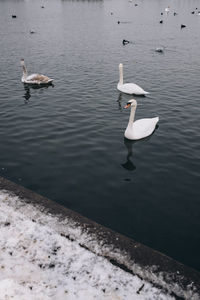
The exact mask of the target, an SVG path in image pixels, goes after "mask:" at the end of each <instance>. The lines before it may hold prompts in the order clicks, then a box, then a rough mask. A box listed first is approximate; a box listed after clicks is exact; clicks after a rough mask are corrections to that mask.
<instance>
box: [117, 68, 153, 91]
mask: <svg viewBox="0 0 200 300" xmlns="http://www.w3.org/2000/svg"><path fill="white" fill-rule="evenodd" d="M117 89H118V90H119V91H120V92H122V93H125V94H131V95H132V94H134V95H147V94H149V92H145V91H144V90H143V89H142V88H141V87H140V86H139V85H137V84H135V83H123V64H119V83H118V85H117Z"/></svg>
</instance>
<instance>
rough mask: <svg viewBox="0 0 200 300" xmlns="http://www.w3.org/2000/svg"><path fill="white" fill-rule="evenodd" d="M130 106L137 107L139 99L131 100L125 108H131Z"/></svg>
mask: <svg viewBox="0 0 200 300" xmlns="http://www.w3.org/2000/svg"><path fill="white" fill-rule="evenodd" d="M130 106H133V107H137V101H136V100H135V99H131V100H129V101H128V102H127V104H126V105H125V106H124V108H129V107H130Z"/></svg>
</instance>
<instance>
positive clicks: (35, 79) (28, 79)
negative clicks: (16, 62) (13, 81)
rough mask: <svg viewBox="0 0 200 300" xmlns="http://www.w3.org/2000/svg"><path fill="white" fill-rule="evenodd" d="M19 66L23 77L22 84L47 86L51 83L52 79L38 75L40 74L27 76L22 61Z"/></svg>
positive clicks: (22, 60)
mask: <svg viewBox="0 0 200 300" xmlns="http://www.w3.org/2000/svg"><path fill="white" fill-rule="evenodd" d="M21 65H22V68H23V76H22V79H21V81H22V82H23V83H30V84H48V83H51V82H52V81H53V79H51V78H49V77H47V76H45V75H40V74H31V75H28V74H27V69H26V66H25V62H24V59H21Z"/></svg>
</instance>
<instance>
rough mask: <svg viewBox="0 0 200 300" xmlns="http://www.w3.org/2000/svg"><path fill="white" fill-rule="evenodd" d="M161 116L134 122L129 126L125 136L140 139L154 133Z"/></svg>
mask: <svg viewBox="0 0 200 300" xmlns="http://www.w3.org/2000/svg"><path fill="white" fill-rule="evenodd" d="M158 121H159V118H158V117H155V118H145V119H140V120H137V121H135V122H133V125H132V126H130V127H127V129H126V131H125V137H126V138H127V139H130V140H140V139H143V138H145V137H147V136H149V135H151V134H152V133H153V131H154V130H155V127H156V124H157V123H158Z"/></svg>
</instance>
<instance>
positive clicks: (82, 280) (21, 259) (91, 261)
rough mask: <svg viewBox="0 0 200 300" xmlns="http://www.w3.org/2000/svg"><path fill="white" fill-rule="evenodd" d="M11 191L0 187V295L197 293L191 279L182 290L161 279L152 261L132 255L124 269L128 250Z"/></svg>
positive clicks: (19, 299)
mask: <svg viewBox="0 0 200 300" xmlns="http://www.w3.org/2000/svg"><path fill="white" fill-rule="evenodd" d="M22 189H23V188H22ZM19 190H20V188H19ZM20 193H22V194H23V190H22V192H17V193H16V194H18V195H19V194H20ZM16 194H14V193H10V191H8V190H7V191H5V190H0V270H1V271H0V300H7V299H8V300H10V299H14V300H27V299H30V300H33V299H34V300H40V299H41V300H50V299H51V300H55V299H58V300H65V299H66V300H67V299H70V300H71V299H81V300H84V299H87V300H89V299H99V300H101V299H127V300H129V299H130V300H134V299H136V300H137V299H148V300H150V299H151V300H153V299H156V300H158V299H163V300H164V299H176V296H178V295H179V296H181V297H182V298H185V299H195V300H197V299H200V297H199V294H198V292H196V291H195V285H194V282H192V281H191V282H190V286H187V289H185V290H184V291H183V290H182V287H181V286H179V285H178V284H177V282H174V283H172V286H170V284H169V283H167V282H166V285H165V284H164V283H163V278H161V277H160V274H159V276H158V277H156V275H155V273H154V272H153V268H152V267H151V268H149V269H148V268H142V267H141V266H139V265H137V263H133V261H132V269H131V268H130V269H131V272H130V269H129V270H128V268H127V270H123V269H122V268H121V266H120V263H121V262H122V261H123V260H125V257H126V256H127V253H122V252H121V251H120V250H119V249H117V248H115V246H114V245H113V244H110V245H108V244H107V245H106V246H105V241H104V240H103V238H102V240H98V239H96V240H95V238H94V235H92V234H91V233H90V230H83V228H81V226H80V224H77V222H76V221H73V219H72V218H67V217H62V216H59V215H53V214H51V213H49V212H47V211H43V210H44V208H42V206H40V205H39V204H37V205H34V204H33V203H32V202H31V201H28V199H26V200H27V201H25V200H24V199H22V198H21V197H19V196H18V195H16ZM38 197H41V196H39V195H38ZM28 202H30V203H28ZM94 224H95V223H94ZM96 225H97V224H96ZM97 226H98V225H97ZM93 229H94V231H95V228H93ZM102 231H103V228H102ZM111 233H112V232H110V233H108V234H111ZM103 234H104V235H105V234H106V233H103ZM116 236H117V235H116ZM115 238H116V237H115ZM111 239H112V238H111ZM116 239H120V235H119V237H117V238H116ZM103 248H104V249H103ZM102 249H103V250H102ZM123 255H124V257H123ZM158 255H160V254H158ZM106 257H109V259H107V258H106ZM111 257H113V261H112V259H111ZM127 259H128V258H127ZM163 259H164V258H163ZM113 262H115V263H113ZM117 262H118V263H117ZM126 267H127V266H126ZM156 268H157V267H156V266H155V269H156ZM124 269H125V268H124ZM134 270H135V271H136V272H134ZM177 272H180V271H179V270H177ZM138 273H139V276H138V275H135V274H138ZM170 276H171V275H170V274H169V277H170ZM195 276H196V275H195ZM197 276H198V272H197ZM164 277H165V278H166V275H165V276H164ZM148 278H149V280H148ZM173 278H174V279H175V277H173ZM195 278H196V277H195ZM174 284H175V285H176V289H175V288H174ZM175 290H176V291H177V293H175Z"/></svg>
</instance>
